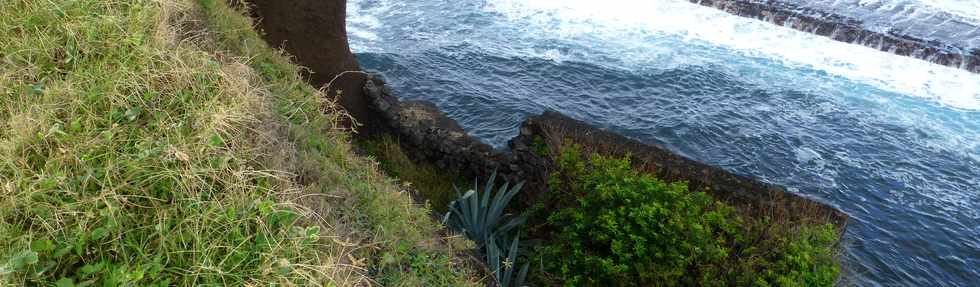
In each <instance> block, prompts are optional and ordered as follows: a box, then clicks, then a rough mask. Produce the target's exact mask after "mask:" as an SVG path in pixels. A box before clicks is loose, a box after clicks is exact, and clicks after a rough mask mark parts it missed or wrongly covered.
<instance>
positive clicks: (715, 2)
mask: <svg viewBox="0 0 980 287" xmlns="http://www.w3.org/2000/svg"><path fill="white" fill-rule="evenodd" d="M689 1H690V2H691V3H696V4H699V5H702V6H707V7H712V8H715V9H718V10H722V11H725V12H728V13H730V14H734V15H738V16H742V17H748V18H755V19H758V20H762V21H766V22H769V23H772V24H774V25H779V26H784V27H790V28H793V29H796V30H800V31H804V32H808V33H813V34H816V35H820V36H825V37H829V38H831V39H833V40H836V41H840V42H845V43H851V44H858V45H862V46H866V47H871V48H874V49H877V50H881V51H885V52H889V53H893V54H896V55H901V56H907V57H913V58H916V59H920V60H924V61H928V62H932V63H935V64H939V65H944V66H949V67H955V68H959V69H963V70H967V71H970V72H973V73H980V48H970V47H965V46H962V45H958V44H954V43H944V42H941V41H938V40H932V39H926V38H924V37H920V36H916V35H911V34H908V33H903V32H899V31H895V30H889V31H887V32H878V31H872V30H869V29H866V28H865V25H864V24H865V23H864V22H863V21H861V20H858V19H855V18H852V17H848V16H844V15H839V14H834V13H830V12H825V11H820V10H816V9H812V8H808V7H803V6H800V5H796V4H792V3H786V2H782V1H772V0H766V1H754V0H689ZM974 28H976V27H974ZM964 32H965V31H964Z"/></svg>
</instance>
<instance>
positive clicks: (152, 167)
mask: <svg viewBox="0 0 980 287" xmlns="http://www.w3.org/2000/svg"><path fill="white" fill-rule="evenodd" d="M297 71H298V68H297V67H296V66H294V65H292V64H291V63H290V62H289V61H288V59H287V58H286V57H283V56H282V55H280V54H279V52H277V51H274V50H272V49H269V48H268V47H267V46H266V45H265V44H264V42H263V41H262V40H261V39H260V38H259V37H258V35H257V34H256V33H255V32H254V31H253V30H252V29H251V23H250V22H249V20H248V19H247V18H246V17H243V16H242V15H240V14H239V13H238V12H236V11H233V10H231V9H229V8H228V7H227V6H225V4H224V2H223V1H217V0H201V1H198V2H187V1H181V0H159V1H149V0H143V1H140V0H134V1H121V0H120V1H95V0H83V1H67V0H0V285H8V284H12V285H22V284H25V283H28V282H46V284H51V283H53V282H56V281H57V282H59V283H64V284H66V285H67V284H68V283H72V284H80V283H81V284H84V283H97V284H101V283H109V284H110V285H113V284H112V283H120V284H121V283H127V282H128V283H133V284H136V285H150V284H154V283H161V284H167V283H169V284H178V285H197V284H218V285H242V284H248V285H269V284H283V285H326V286H337V285H339V286H349V285H364V284H372V283H373V284H377V283H380V284H393V285H394V284H395V283H397V285H407V286H411V285H470V284H474V281H475V280H474V279H473V278H474V277H473V275H472V272H470V271H469V270H468V269H467V268H465V267H464V266H463V264H461V263H460V260H458V259H457V257H455V256H454V254H455V253H456V251H454V249H455V248H454V247H457V248H461V247H458V246H457V245H460V244H463V242H459V241H458V240H441V239H440V238H439V237H438V235H437V234H438V230H439V228H440V227H439V226H438V224H436V223H434V222H433V221H432V220H431V219H430V218H429V217H428V214H427V210H425V209H424V208H421V207H418V206H415V205H412V204H411V200H410V199H409V197H408V196H407V195H406V194H404V193H401V192H400V191H399V189H398V187H397V186H396V185H395V184H394V183H393V182H392V181H391V180H390V179H387V178H385V177H384V176H382V175H380V173H379V172H378V170H377V167H376V163H374V162H372V161H369V160H366V159H363V158H359V157H357V156H354V155H353V153H352V152H351V148H350V144H349V141H348V134H347V133H346V132H345V131H343V130H341V129H338V126H337V122H338V121H339V120H340V119H341V118H342V117H344V115H343V112H342V111H340V110H339V109H338V108H337V106H336V105H335V104H334V103H331V102H328V101H325V100H324V99H323V97H322V94H321V93H320V92H319V91H316V90H314V89H312V88H311V87H310V86H308V85H307V84H305V83H304V82H303V81H302V79H300V78H299V77H298V76H297ZM67 286H70V285H67Z"/></svg>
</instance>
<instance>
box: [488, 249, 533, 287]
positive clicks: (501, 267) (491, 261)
mask: <svg viewBox="0 0 980 287" xmlns="http://www.w3.org/2000/svg"><path fill="white" fill-rule="evenodd" d="M518 242H519V239H518V236H514V240H513V241H511V244H510V248H509V249H508V250H507V257H506V258H505V261H504V262H501V261H500V259H501V258H502V257H503V255H504V254H502V253H501V252H500V251H501V250H500V248H499V247H497V243H496V240H490V242H489V243H487V254H486V255H487V265H488V266H489V267H490V270H492V271H493V278H496V279H497V285H499V286H501V287H508V286H524V280H525V279H527V270H528V267H530V266H531V265H530V264H528V262H525V263H524V264H523V265H522V266H521V270H520V272H518V273H517V274H516V275H517V277H516V278H515V277H514V275H515V274H514V270H515V269H516V267H517V251H518V248H519V247H518ZM512 284H513V285H512Z"/></svg>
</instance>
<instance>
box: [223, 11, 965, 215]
mask: <svg viewBox="0 0 980 287" xmlns="http://www.w3.org/2000/svg"><path fill="white" fill-rule="evenodd" d="M233 2H234V1H233ZM345 2H346V1H343V0H333V1H325V2H321V1H317V0H301V1H294V2H289V3H285V2H279V1H251V2H249V3H250V5H251V7H250V9H249V10H250V11H251V12H252V16H253V17H256V18H257V19H258V20H259V25H260V28H262V30H264V31H265V37H266V41H268V42H269V43H270V44H271V45H273V46H278V47H281V48H283V49H285V50H286V51H287V52H289V53H290V54H292V55H293V56H294V57H295V58H294V60H295V61H296V62H297V63H298V64H300V65H302V66H305V67H308V68H310V71H309V75H308V76H309V80H310V82H311V84H313V85H314V86H325V85H326V84H327V83H328V82H332V83H333V85H332V86H330V87H328V90H327V91H326V92H327V94H328V96H329V97H331V98H332V99H331V100H335V101H337V102H338V103H340V104H341V105H342V106H343V107H344V108H345V110H347V111H348V112H349V113H350V114H351V116H352V117H353V119H354V122H352V123H351V124H352V125H356V126H357V133H358V136H363V137H368V136H373V135H379V134H393V135H396V136H398V137H399V138H400V139H401V142H402V143H403V145H404V148H405V149H406V150H407V151H408V152H409V153H410V154H413V155H416V157H417V159H418V160H425V161H428V162H432V163H435V164H436V165H438V166H439V167H441V168H445V169H452V170H455V171H458V172H459V174H460V175H461V176H465V177H467V178H486V177H488V176H489V174H490V173H492V172H494V171H497V172H499V173H500V174H502V175H503V177H505V178H510V179H513V180H523V181H526V182H527V184H526V190H529V191H530V192H529V193H531V194H534V193H540V192H546V191H547V174H548V171H549V170H550V169H551V168H552V165H553V164H552V163H550V162H549V160H548V159H547V158H546V157H545V156H542V155H539V154H536V153H535V152H534V150H533V148H532V146H533V145H535V142H534V141H535V139H541V140H543V141H544V142H545V143H546V144H548V145H551V146H554V145H556V144H560V143H561V142H562V141H565V140H569V141H572V142H575V143H577V144H580V145H582V146H583V147H584V148H585V149H586V151H589V152H597V153H600V154H605V155H611V156H626V155H632V157H633V158H632V159H633V162H634V163H636V167H637V169H638V170H640V171H643V172H648V173H650V174H652V175H655V176H657V177H660V178H662V179H664V180H668V181H687V182H689V185H690V187H691V188H692V190H700V191H705V192H707V193H709V194H711V195H713V196H714V197H716V198H718V199H721V200H724V201H726V202H729V203H731V204H732V205H733V206H735V207H736V208H737V209H739V210H742V211H744V212H746V213H753V212H764V213H765V214H766V215H768V216H772V217H774V218H779V219H785V220H793V221H795V220H809V221H817V222H825V223H832V224H834V226H836V227H837V228H838V229H841V230H842V229H843V228H844V227H845V225H846V222H847V218H848V217H847V215H846V214H844V213H843V212H841V211H839V210H837V209H835V208H833V207H830V206H828V205H825V204H822V203H819V202H816V201H813V200H811V199H808V198H804V197H801V196H798V195H795V194H792V193H789V192H786V191H785V189H783V188H781V187H777V186H772V185H769V184H765V183H762V182H759V181H757V180H755V179H752V178H749V177H745V176H739V175H735V174H731V173H729V172H727V171H724V170H722V169H720V168H717V167H713V166H709V165H706V164H703V163H699V162H697V161H694V160H691V159H688V158H685V157H682V156H679V155H676V154H674V153H671V152H670V151H668V150H666V149H664V148H661V147H657V146H652V145H648V144H644V143H641V142H638V141H635V140H632V139H629V138H626V137H624V136H622V135H618V134H615V133H612V132H608V131H604V130H601V129H598V128H595V127H592V126H590V125H588V124H586V123H583V122H580V121H577V120H574V119H571V118H568V117H566V116H564V115H561V114H558V113H545V114H542V115H539V116H535V117H531V118H529V119H527V120H526V121H525V122H524V123H523V124H522V126H521V129H520V130H521V133H520V135H518V136H517V137H515V138H514V139H512V140H511V141H510V144H509V146H510V150H507V151H503V150H495V149H493V148H492V147H491V146H489V145H487V144H485V143H483V142H481V141H479V140H478V139H476V138H474V137H472V136H470V135H468V134H466V132H465V131H464V130H463V129H462V128H461V127H460V126H459V124H458V123H456V121H454V120H452V119H450V118H448V117H446V116H445V115H444V114H443V113H442V112H441V111H439V109H438V108H437V107H436V106H435V105H434V104H432V103H429V102H425V101H400V100H399V99H398V98H397V97H396V96H395V95H394V94H393V93H392V91H391V89H390V88H388V87H386V86H385V85H384V82H383V80H381V79H380V78H379V77H372V76H365V74H364V73H350V74H346V75H344V74H343V71H345V70H346V71H351V70H359V68H358V65H357V62H356V59H354V58H353V55H352V54H351V53H350V48H349V47H348V46H347V41H346V36H344V35H345V34H346V29H345V27H344V25H343V23H344V22H343V21H337V20H336V18H341V19H342V18H343V17H344V15H345V13H346V9H344V7H345V6H344V3H345ZM324 17H326V18H331V17H333V18H331V19H333V20H331V21H321V20H322V19H324ZM974 65H975V64H974ZM338 75H340V76H338ZM335 77H336V78H335ZM334 81H335V82H334Z"/></svg>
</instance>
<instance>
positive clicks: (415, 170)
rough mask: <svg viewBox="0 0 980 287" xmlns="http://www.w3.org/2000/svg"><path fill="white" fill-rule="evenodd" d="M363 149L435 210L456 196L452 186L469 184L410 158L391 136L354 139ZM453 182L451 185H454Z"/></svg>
mask: <svg viewBox="0 0 980 287" xmlns="http://www.w3.org/2000/svg"><path fill="white" fill-rule="evenodd" d="M356 144H357V145H358V146H360V147H361V149H362V150H364V153H366V154H367V155H370V156H372V157H374V158H375V159H377V160H378V164H379V166H378V167H379V168H380V169H381V171H383V172H384V173H385V174H386V175H388V176H391V177H394V178H397V179H398V180H400V181H402V183H403V185H408V187H409V188H411V189H412V190H415V191H417V192H418V195H419V196H421V198H424V199H425V200H426V202H427V203H428V205H429V207H431V208H432V210H434V211H436V213H437V214H443V213H446V211H448V210H449V203H450V202H452V201H453V200H456V197H457V193H456V192H453V191H454V190H455V189H456V188H466V187H467V186H472V184H473V183H472V182H470V183H467V182H466V180H464V179H463V178H462V177H461V176H460V175H459V174H457V173H456V172H454V171H451V170H445V169H441V168H439V167H438V166H436V165H435V164H432V163H427V162H416V161H413V160H412V159H410V158H409V157H408V155H407V154H405V151H403V150H402V147H401V146H400V145H399V144H398V139H396V138H394V137H391V136H381V137H378V138H373V139H367V140H361V141H359V142H356ZM454 185H455V187H454Z"/></svg>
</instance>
